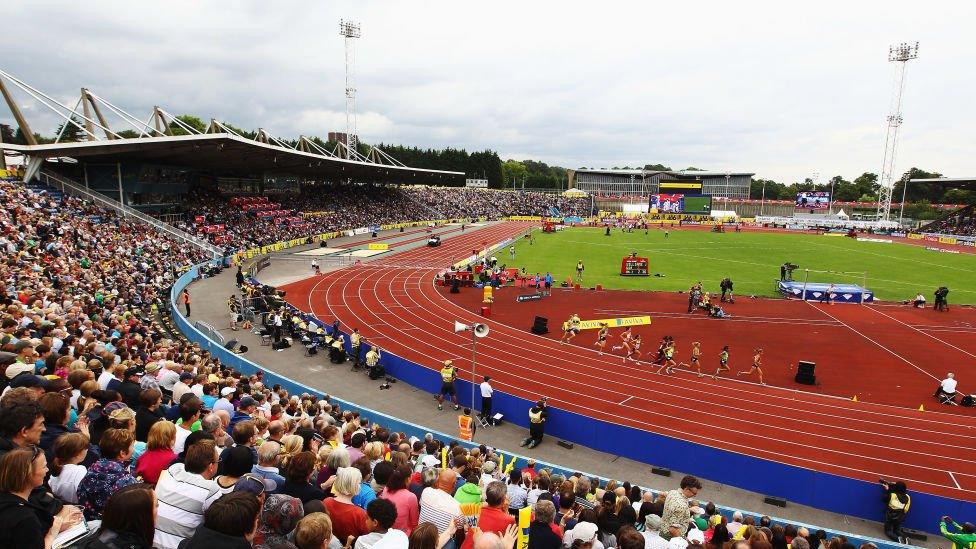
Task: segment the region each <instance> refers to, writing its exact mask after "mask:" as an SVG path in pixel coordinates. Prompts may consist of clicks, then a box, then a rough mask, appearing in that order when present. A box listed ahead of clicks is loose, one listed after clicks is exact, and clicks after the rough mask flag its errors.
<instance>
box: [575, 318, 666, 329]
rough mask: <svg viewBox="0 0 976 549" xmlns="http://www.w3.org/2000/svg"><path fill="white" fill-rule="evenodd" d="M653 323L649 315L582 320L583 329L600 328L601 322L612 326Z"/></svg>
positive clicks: (581, 326) (621, 326) (581, 327)
mask: <svg viewBox="0 0 976 549" xmlns="http://www.w3.org/2000/svg"><path fill="white" fill-rule="evenodd" d="M650 323H651V317H649V316H628V317H624V318H600V319H597V320H582V321H580V329H581V330H598V329H600V325H601V324H606V325H607V326H608V327H610V328H623V327H625V326H647V325H649V324H650Z"/></svg>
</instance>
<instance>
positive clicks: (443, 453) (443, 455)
mask: <svg viewBox="0 0 976 549" xmlns="http://www.w3.org/2000/svg"><path fill="white" fill-rule="evenodd" d="M441 469H447V448H446V447H445V448H441Z"/></svg>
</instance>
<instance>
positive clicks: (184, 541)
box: [0, 181, 973, 549]
mask: <svg viewBox="0 0 976 549" xmlns="http://www.w3.org/2000/svg"><path fill="white" fill-rule="evenodd" d="M0 201H2V203H3V204H4V207H3V208H2V209H0V246H2V248H3V250H4V261H3V263H2V264H0V277H2V279H3V280H4V282H5V289H6V292H5V293H4V296H3V314H2V325H0V331H2V334H0V344H2V353H0V360H2V365H3V366H4V368H5V375H4V376H3V379H2V383H3V385H4V391H3V397H2V399H0V437H2V438H0V452H2V460H0V519H2V520H3V522H4V524H5V525H7V526H9V527H6V528H3V529H2V530H0V546H3V547H51V546H52V545H57V542H55V540H62V539H67V538H70V537H71V536H73V535H75V534H76V533H77V535H80V536H81V537H80V538H79V540H80V541H75V542H73V543H76V544H80V545H79V546H82V545H84V544H86V543H91V544H92V545H88V546H89V547H113V548H121V547H150V546H153V547H163V548H175V547H177V546H179V547H190V548H195V547H238V546H245V544H250V543H253V545H254V546H255V547H269V548H270V547H275V548H286V547H299V548H302V549H307V548H308V549H310V548H313V547H314V548H320V547H326V546H329V547H332V548H337V547H340V546H342V545H347V546H350V545H353V546H355V547H356V548H357V549H359V548H369V547H410V548H423V549H429V548H439V547H457V546H458V545H460V546H462V547H472V546H476V547H479V548H481V547H486V548H487V547H491V548H501V547H511V546H512V544H513V543H514V538H515V536H516V535H517V534H516V533H515V531H514V528H512V525H513V524H515V523H516V521H517V520H518V519H517V517H519V514H520V510H522V509H531V510H532V516H531V518H530V519H528V520H531V524H530V526H529V527H528V529H527V530H526V532H530V534H529V536H528V547H530V548H534V547H538V548H542V547H546V548H549V547H560V546H564V547H573V548H580V547H586V548H598V547H615V546H619V547H622V548H626V549H641V548H664V547H669V548H676V549H683V548H685V547H709V548H715V549H719V548H721V549H727V548H730V547H731V548H734V549H745V548H748V547H751V548H753V549H767V548H776V549H783V548H786V547H793V548H794V549H808V548H820V547H824V548H830V549H848V548H851V547H855V545H853V544H852V543H851V541H849V540H848V539H847V538H845V537H844V536H843V535H839V534H835V535H831V536H828V535H827V533H826V532H825V531H824V530H819V531H818V530H816V529H810V528H806V527H799V528H798V527H797V526H795V525H792V524H789V523H779V522H774V521H771V520H770V518H769V517H766V516H750V515H748V514H747V515H746V516H743V515H742V514H741V513H735V514H731V513H723V512H722V511H721V510H720V509H717V508H716V506H715V504H714V503H711V502H708V501H706V500H704V499H698V498H697V497H696V495H697V493H698V490H699V489H700V487H701V485H700V483H699V482H698V481H697V479H695V478H694V477H686V478H684V479H682V480H681V481H680V485H676V486H675V487H674V489H673V490H670V491H666V492H659V493H655V492H653V491H651V490H646V489H642V488H641V487H639V486H637V485H635V484H632V483H630V482H627V481H624V482H618V481H606V480H604V481H601V480H600V479H598V478H589V477H587V476H586V475H583V474H580V473H574V474H565V473H560V472H554V471H553V470H551V469H548V468H545V467H543V466H541V465H537V464H536V463H535V462H534V461H532V460H522V459H518V460H515V459H512V458H511V457H509V460H508V463H507V464H506V463H505V461H504V456H503V455H502V454H501V451H500V450H495V449H493V448H489V447H486V446H483V445H482V446H480V447H479V446H473V447H472V446H470V445H461V444H458V443H457V441H454V440H450V439H437V438H435V437H434V436H431V435H428V436H426V437H424V438H420V437H408V436H407V435H406V434H404V433H398V432H392V431H391V430H390V429H388V428H387V427H386V426H384V425H382V424H378V423H375V422H373V421H371V420H372V419H373V418H369V417H364V416H361V415H360V414H359V413H357V412H352V411H348V410H344V409H343V408H342V407H341V406H340V405H338V404H337V403H336V402H333V401H331V400H330V399H329V398H327V397H324V396H323V395H317V394H308V393H306V394H289V393H288V391H287V390H286V389H283V388H281V387H280V386H277V385H271V386H269V384H266V383H264V381H263V376H262V373H261V372H256V373H251V374H247V373H244V372H240V371H235V370H233V369H231V368H229V367H228V366H227V365H225V364H221V363H220V361H219V360H218V359H216V358H215V357H213V356H212V355H211V354H210V353H209V352H207V351H204V350H202V349H201V348H200V346H199V345H198V344H196V343H191V342H190V341H189V340H187V339H186V338H185V337H184V336H183V334H181V333H180V332H179V331H177V330H174V329H173V325H172V324H171V323H170V322H169V320H168V317H169V315H170V314H171V313H170V311H169V307H168V291H169V288H170V287H171V286H172V285H173V283H174V281H175V280H176V278H178V277H179V276H180V275H181V274H182V273H184V272H186V271H187V270H189V269H190V268H191V267H192V266H193V265H195V264H198V263H200V262H202V261H204V260H206V259H207V258H208V257H207V255H206V254H205V253H204V252H201V251H199V250H198V249H197V248H196V247H195V246H194V245H193V244H189V243H187V242H185V241H182V240H179V239H173V238H171V237H170V236H168V235H167V234H164V233H161V232H158V231H156V230H154V229H153V228H152V227H149V226H146V225H144V224H141V223H137V222H132V221H130V220H128V219H126V218H124V217H122V216H120V215H119V214H118V213H117V212H116V211H113V210H109V209H104V208H100V207H97V206H96V205H94V204H92V203H89V202H85V201H83V200H79V199H77V198H73V197H69V196H64V195H61V193H59V192H58V191H57V190H56V189H51V188H45V187H40V186H36V185H31V186H28V185H25V184H24V183H22V182H19V181H7V182H4V183H2V184H0ZM406 204H409V205H412V206H407V207H404V205H406ZM553 207H555V208H559V209H560V210H562V212H563V213H565V214H566V215H570V214H577V215H582V214H585V213H586V208H587V207H588V203H586V202H585V201H576V200H573V199H569V200H567V199H561V198H554V197H551V196H548V195H534V194H531V193H517V192H508V193H502V192H495V191H493V192H490V194H489V193H487V192H484V191H472V190H464V189H424V188H409V189H396V188H388V187H376V188H348V189H344V190H337V191H335V192H333V193H330V194H329V195H328V196H327V197H325V198H324V199H322V200H321V201H317V202H314V203H304V204H300V205H299V204H297V203H287V202H286V203H283V204H282V205H281V208H282V209H293V210H298V211H321V210H327V211H328V212H330V213H328V214H325V215H321V216H318V217H313V218H312V220H311V221H307V222H306V223H305V224H302V225H300V226H297V227H293V228H283V229H280V230H279V229H275V227H280V226H279V225H275V224H274V222H273V221H270V220H264V219H262V218H260V217H258V216H256V215H253V216H251V215H241V214H240V213H239V211H238V209H235V208H234V207H233V206H232V205H231V203H230V202H229V201H224V200H221V199H206V198H204V197H202V196H197V197H195V199H194V200H192V201H190V202H189V204H188V208H187V211H188V213H191V214H193V215H201V216H205V217H206V220H207V223H211V222H219V223H224V224H225V225H226V227H227V231H228V234H230V235H231V236H232V240H231V242H230V244H232V245H233V246H235V247H239V248H242V249H243V248H247V247H250V246H253V245H258V244H262V243H268V242H269V241H274V240H282V239H286V238H289V237H296V236H299V235H302V236H304V235H308V234H309V233H310V232H313V233H314V232H320V231H332V230H340V229H348V228H354V227H360V226H369V225H374V224H385V223H394V222H403V221H412V220H417V219H418V218H419V219H424V218H428V217H429V216H430V213H429V212H430V210H436V211H439V212H441V213H442V214H443V215H444V216H450V217H455V216H456V217H463V216H485V217H501V216H506V215H538V214H542V213H545V212H546V211H547V210H548V209H549V208H553ZM968 215H970V216H971V212H970V213H969V214H968ZM968 219H969V220H970V221H971V217H969V218H968ZM954 226H956V227H960V226H961V224H960V223H955V224H954ZM184 228H186V229H192V228H193V227H191V226H190V225H185V226H184ZM183 305H184V306H185V307H186V309H187V312H189V309H190V304H189V303H183ZM364 404H367V405H368V404H369V403H364ZM506 465H507V467H506ZM570 465H571V464H570ZM892 494H894V495H893V497H901V496H900V495H899V493H898V491H897V488H894V491H893V492H892ZM74 505H77V506H79V507H74ZM79 508H80V509H81V511H78V510H77V509H79ZM82 515H83V517H84V519H85V520H86V521H89V522H88V525H89V526H88V528H87V529H86V528H82V529H80V530H78V525H80V524H85V523H84V522H81V518H82ZM94 521H101V522H100V524H101V527H100V528H96V527H94V526H93V525H97V524H98V522H94ZM948 527H949V528H950V529H952V528H954V527H955V528H962V527H961V526H958V525H955V526H953V525H951V524H950V525H949V526H948ZM966 528H970V529H971V525H967V526H966ZM86 532H87V533H86ZM966 536H969V537H966ZM972 537H973V535H972V533H968V534H967V533H961V534H959V535H958V536H957V537H956V538H953V539H957V540H963V541H962V542H960V543H965V540H967V539H971V538H972ZM970 543H971V541H970ZM247 546H250V545H247ZM865 546H868V547H870V546H871V544H870V543H868V544H865V545H862V547H865ZM960 546H961V545H960Z"/></svg>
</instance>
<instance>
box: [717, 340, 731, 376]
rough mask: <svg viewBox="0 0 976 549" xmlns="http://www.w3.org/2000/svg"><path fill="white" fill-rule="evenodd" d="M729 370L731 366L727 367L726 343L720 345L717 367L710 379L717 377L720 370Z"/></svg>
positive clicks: (727, 351)
mask: <svg viewBox="0 0 976 549" xmlns="http://www.w3.org/2000/svg"><path fill="white" fill-rule="evenodd" d="M731 371H732V368H730V367H729V346H728V345H726V346H725V347H722V352H721V353H719V354H718V368H716V369H715V373H714V374H713V375H712V379H713V380H714V379H717V378H718V375H719V374H720V373H722V372H731Z"/></svg>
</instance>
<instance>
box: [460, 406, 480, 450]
mask: <svg viewBox="0 0 976 549" xmlns="http://www.w3.org/2000/svg"><path fill="white" fill-rule="evenodd" d="M477 429H478V426H477V425H476V424H475V421H474V418H473V417H471V408H465V409H464V414H463V415H460V416H458V431H459V435H458V437H459V438H460V439H461V440H467V441H468V442H470V441H472V440H474V432H475V431H476V430H477Z"/></svg>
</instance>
